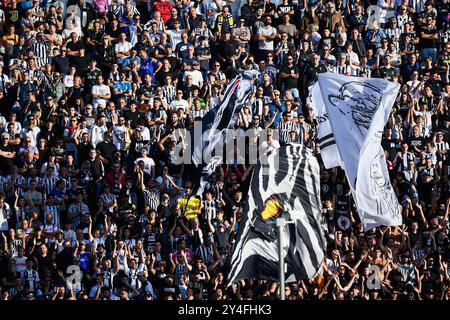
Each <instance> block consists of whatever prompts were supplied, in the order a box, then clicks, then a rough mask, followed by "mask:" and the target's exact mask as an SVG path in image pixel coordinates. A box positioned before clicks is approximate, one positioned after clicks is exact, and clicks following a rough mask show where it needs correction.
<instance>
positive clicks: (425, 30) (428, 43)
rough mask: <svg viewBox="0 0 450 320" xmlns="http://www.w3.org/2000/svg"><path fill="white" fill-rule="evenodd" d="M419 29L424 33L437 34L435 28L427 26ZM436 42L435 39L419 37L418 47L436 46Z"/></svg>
mask: <svg viewBox="0 0 450 320" xmlns="http://www.w3.org/2000/svg"><path fill="white" fill-rule="evenodd" d="M420 31H421V32H423V33H425V34H426V35H434V34H437V30H436V29H430V28H429V27H428V26H426V27H422V29H421V30H420ZM436 43H437V40H436V39H426V38H423V37H420V47H421V48H422V49H425V48H436Z"/></svg>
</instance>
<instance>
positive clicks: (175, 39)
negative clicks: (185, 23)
mask: <svg viewBox="0 0 450 320" xmlns="http://www.w3.org/2000/svg"><path fill="white" fill-rule="evenodd" d="M183 32H185V30H184V29H180V30H178V31H177V30H167V31H166V33H167V34H168V35H169V37H170V45H171V46H172V50H173V51H174V52H175V48H176V47H177V44H178V43H180V42H181V34H182V33H183Z"/></svg>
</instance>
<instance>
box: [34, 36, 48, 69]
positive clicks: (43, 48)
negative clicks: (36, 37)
mask: <svg viewBox="0 0 450 320" xmlns="http://www.w3.org/2000/svg"><path fill="white" fill-rule="evenodd" d="M31 48H32V49H33V52H34V54H35V55H36V58H37V59H36V65H37V67H38V68H41V67H43V66H44V65H45V64H47V63H49V62H50V59H49V52H50V50H49V47H48V43H47V42H45V41H44V42H37V43H35V44H32V45H31ZM40 64H42V65H40Z"/></svg>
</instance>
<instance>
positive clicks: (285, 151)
mask: <svg viewBox="0 0 450 320" xmlns="http://www.w3.org/2000/svg"><path fill="white" fill-rule="evenodd" d="M267 160H268V161H267V163H268V164H264V165H263V164H259V165H257V166H256V167H255V172H254V173H253V177H252V180H251V186H250V191H249V196H248V199H249V200H248V203H247V204H246V206H245V214H244V216H243V217H242V218H241V220H240V222H239V232H238V238H237V245H236V248H235V250H234V252H233V258H232V263H231V271H230V274H229V278H228V284H229V285H231V284H232V283H234V282H236V281H238V280H240V279H249V278H256V279H268V280H272V281H276V280H278V271H279V268H278V248H277V238H278V235H277V233H278V231H277V229H276V227H275V220H276V217H279V216H286V218H288V219H289V217H288V215H291V217H292V218H293V219H295V223H293V224H289V225H288V227H286V228H285V230H284V234H283V237H284V239H285V246H284V252H285V256H286V260H285V261H286V266H287V268H286V270H287V271H286V279H287V280H297V281H298V280H301V279H305V278H312V277H314V276H316V275H317V274H318V272H320V271H321V265H322V261H323V259H324V250H325V240H324V237H323V233H322V229H321V226H320V219H321V202H320V176H319V164H318V162H317V160H316V159H315V157H314V155H313V153H312V152H311V151H310V150H309V149H308V148H306V147H304V146H302V145H300V144H288V145H286V146H283V147H281V148H279V149H276V150H275V151H273V152H272V153H271V154H270V155H269V156H268V159H267ZM276 164H277V165H276ZM293 214H295V215H296V216H295V217H294V216H293Z"/></svg>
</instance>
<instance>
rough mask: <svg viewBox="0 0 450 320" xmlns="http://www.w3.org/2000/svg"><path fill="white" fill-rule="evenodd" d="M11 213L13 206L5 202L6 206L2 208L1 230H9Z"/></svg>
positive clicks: (0, 210)
mask: <svg viewBox="0 0 450 320" xmlns="http://www.w3.org/2000/svg"><path fill="white" fill-rule="evenodd" d="M10 214H11V207H10V206H9V204H7V203H6V202H5V204H4V207H3V208H0V231H8V218H9V216H10Z"/></svg>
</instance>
